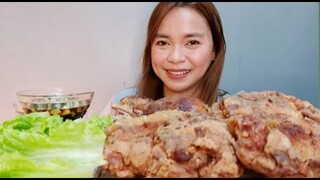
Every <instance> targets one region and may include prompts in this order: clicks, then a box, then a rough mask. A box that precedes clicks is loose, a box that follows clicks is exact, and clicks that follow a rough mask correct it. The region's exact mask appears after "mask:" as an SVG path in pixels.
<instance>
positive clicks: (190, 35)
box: [185, 33, 204, 38]
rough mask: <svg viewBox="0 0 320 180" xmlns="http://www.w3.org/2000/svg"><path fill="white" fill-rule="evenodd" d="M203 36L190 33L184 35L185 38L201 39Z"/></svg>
mask: <svg viewBox="0 0 320 180" xmlns="http://www.w3.org/2000/svg"><path fill="white" fill-rule="evenodd" d="M203 36H204V34H203V33H190V34H186V35H185V37H186V38H189V37H203Z"/></svg>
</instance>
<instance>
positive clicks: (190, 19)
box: [138, 2, 226, 105]
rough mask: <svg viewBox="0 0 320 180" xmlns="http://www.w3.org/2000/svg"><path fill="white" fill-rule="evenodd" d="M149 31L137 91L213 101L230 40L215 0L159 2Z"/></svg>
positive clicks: (143, 93) (155, 98) (149, 94)
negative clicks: (207, 0) (226, 37)
mask: <svg viewBox="0 0 320 180" xmlns="http://www.w3.org/2000/svg"><path fill="white" fill-rule="evenodd" d="M147 32H148V33H147V42H146V46H145V53H144V56H143V66H142V76H141V80H140V83H139V85H138V93H139V95H142V96H145V97H148V98H152V99H154V100H157V99H159V98H162V97H177V98H178V97H195V98H199V99H201V100H203V101H204V102H205V103H207V104H208V105H211V104H212V103H213V102H215V101H216V100H217V95H218V87H219V82H220V78H221V74H222V69H223V64H224V56H225V50H226V44H225V39H224V35H223V28H222V23H221V19H220V16H219V13H218V11H217V9H216V8H215V6H214V5H213V3H210V2H205V3H196V2H187V3H182V2H180V3H179V2H175V3H159V4H158V5H157V6H156V8H155V9H154V11H153V13H152V14H151V17H150V20H149V26H148V31H147Z"/></svg>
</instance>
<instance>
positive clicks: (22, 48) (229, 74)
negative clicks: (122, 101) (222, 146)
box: [0, 2, 319, 121]
mask: <svg viewBox="0 0 320 180" xmlns="http://www.w3.org/2000/svg"><path fill="white" fill-rule="evenodd" d="M155 5H156V3H155V2H152V3H151V2H150V3H143V2H133V3H127V2H126V3H115V2H112V3H111V2H92V3H89V2H85V3H79V2H68V3H64V2H46V3H45V2H42V3H34V2H1V3H0V121H2V120H7V119H11V118H13V117H14V116H15V110H14V108H13V106H12V104H13V103H16V102H17V98H16V95H15V93H16V92H17V91H18V90H21V89H25V88H34V87H43V86H70V85H71V86H77V87H89V88H92V89H93V90H94V91H95V95H94V99H93V102H92V105H91V111H92V112H93V113H97V114H99V113H100V112H101V110H102V109H103V107H104V105H105V104H106V103H107V101H108V100H109V99H110V98H111V96H112V95H113V94H114V93H116V92H117V91H119V90H120V89H122V88H124V87H129V86H133V85H134V84H135V83H136V80H137V78H138V76H139V72H140V69H141V68H140V62H141V58H142V54H143V48H144V43H145V35H146V28H147V22H148V20H149V16H150V14H151V11H152V9H153V8H154V6H155ZM216 5H217V8H218V10H219V12H220V14H221V18H222V21H223V24H224V29H225V36H226V40H227V57H226V64H225V71H224V73H223V79H222V82H221V87H222V88H223V89H226V90H228V91H230V92H231V93H236V92H237V91H240V90H246V91H251V90H265V89H274V90H279V91H283V92H285V93H288V94H291V95H295V96H297V97H299V98H301V99H305V100H308V101H310V102H312V103H313V104H314V105H316V106H318V97H319V96H318V92H319V4H318V3H277V2H274V3H223V2H218V3H216Z"/></svg>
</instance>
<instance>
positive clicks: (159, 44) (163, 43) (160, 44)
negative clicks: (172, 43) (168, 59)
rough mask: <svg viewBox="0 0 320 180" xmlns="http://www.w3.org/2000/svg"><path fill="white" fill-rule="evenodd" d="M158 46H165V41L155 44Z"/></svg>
mask: <svg viewBox="0 0 320 180" xmlns="http://www.w3.org/2000/svg"><path fill="white" fill-rule="evenodd" d="M156 44H157V45H158V46H165V45H168V43H167V42H165V41H157V43H156Z"/></svg>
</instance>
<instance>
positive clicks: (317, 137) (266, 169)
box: [219, 91, 320, 177]
mask: <svg viewBox="0 0 320 180" xmlns="http://www.w3.org/2000/svg"><path fill="white" fill-rule="evenodd" d="M219 108H220V109H221V110H222V112H223V115H224V118H226V119H227V120H228V126H229V131H230V132H231V133H232V135H233V136H234V137H235V139H236V155H237V158H238V159H239V160H240V161H241V163H242V164H243V165H244V166H245V167H246V168H249V169H252V170H254V171H256V172H259V173H262V174H264V175H265V176H266V177H320V111H319V109H317V108H315V107H313V106H312V105H311V104H310V103H308V102H306V101H302V100H299V99H297V98H296V97H293V96H288V95H285V94H283V93H279V92H274V91H264V92H251V93H240V94H237V95H234V96H230V97H227V98H224V99H223V100H222V101H221V102H220V103H219Z"/></svg>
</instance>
